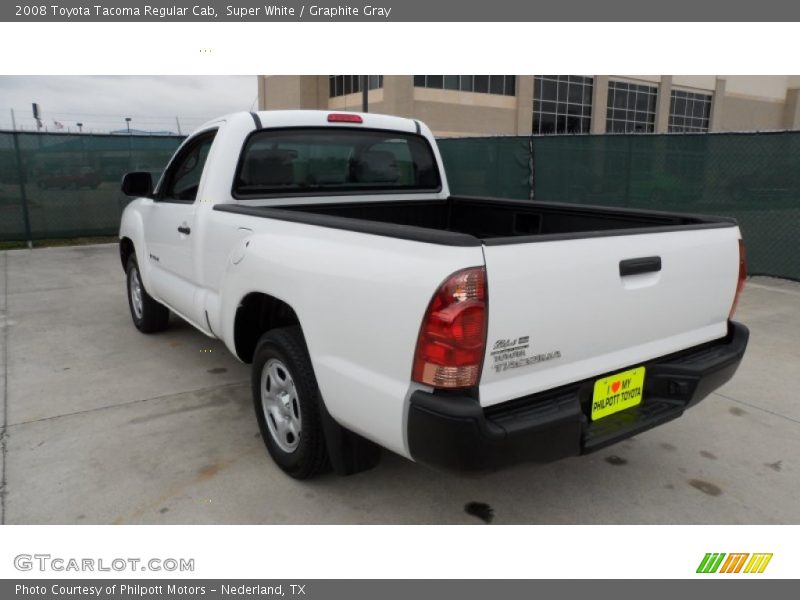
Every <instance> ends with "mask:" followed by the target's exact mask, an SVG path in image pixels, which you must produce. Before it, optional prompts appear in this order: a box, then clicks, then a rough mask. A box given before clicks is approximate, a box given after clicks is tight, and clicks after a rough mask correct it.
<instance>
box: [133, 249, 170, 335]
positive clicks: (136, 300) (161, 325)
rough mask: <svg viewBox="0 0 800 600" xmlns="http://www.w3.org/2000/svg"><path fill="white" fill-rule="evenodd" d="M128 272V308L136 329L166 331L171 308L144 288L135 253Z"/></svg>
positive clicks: (143, 331) (149, 331) (144, 331)
mask: <svg viewBox="0 0 800 600" xmlns="http://www.w3.org/2000/svg"><path fill="white" fill-rule="evenodd" d="M126 273H127V275H126V277H125V279H126V281H127V288H128V308H130V310H131V319H133V324H134V325H135V326H136V329H138V330H139V331H141V332H142V333H157V332H159V331H164V330H165V329H166V328H167V325H168V324H169V309H168V308H167V307H166V306H164V305H162V304H159V303H158V302H156V301H155V300H153V298H152V297H151V296H150V294H148V293H147V290H146V289H144V284H143V283H142V276H141V274H140V273H139V265H138V263H137V262H136V255H135V254H131V256H130V257H129V258H128V268H127V269H126ZM137 290H138V292H137Z"/></svg>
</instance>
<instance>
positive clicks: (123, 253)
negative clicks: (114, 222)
mask: <svg viewBox="0 0 800 600" xmlns="http://www.w3.org/2000/svg"><path fill="white" fill-rule="evenodd" d="M135 252H136V248H135V247H134V245H133V240H132V239H131V238H129V237H122V238H120V240H119V258H120V260H121V261H122V270H123V271H127V269H128V259H129V258H130V257H131V255H132V254H134V253H135Z"/></svg>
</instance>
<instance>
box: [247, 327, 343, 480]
mask: <svg viewBox="0 0 800 600" xmlns="http://www.w3.org/2000/svg"><path fill="white" fill-rule="evenodd" d="M252 388H253V404H254V407H255V411H256V418H257V419H258V427H259V429H260V430H261V437H262V439H263V440H264V443H265V444H266V446H267V451H268V452H269V454H270V456H271V457H272V460H274V461H275V463H276V464H277V465H278V466H279V467H280V468H281V469H283V471H285V472H286V473H287V474H288V475H290V476H291V477H294V478H295V479H309V478H311V477H314V476H316V475H319V474H320V473H322V472H323V471H325V470H327V467H328V464H329V463H328V453H327V450H326V448H325V435H324V433H323V430H322V422H321V415H320V405H321V403H322V398H321V397H320V393H319V388H318V387H317V380H316V378H315V377H314V371H313V369H312V366H311V360H310V359H309V356H308V350H307V349H306V344H305V340H304V339H303V334H302V332H301V330H300V328H299V327H285V328H281V329H274V330H272V331H269V332H267V333H265V334H264V335H263V336H261V339H260V340H259V342H258V345H257V346H256V351H255V354H254V355H253V365H252Z"/></svg>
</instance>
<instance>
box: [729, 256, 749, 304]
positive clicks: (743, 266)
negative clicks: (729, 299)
mask: <svg viewBox="0 0 800 600" xmlns="http://www.w3.org/2000/svg"><path fill="white" fill-rule="evenodd" d="M746 277H747V261H746V260H745V255H744V242H742V240H739V279H738V280H737V281H736V294H735V295H734V296H733V305H731V312H730V314H728V318H729V319H731V318H733V313H735V312H736V305H737V304H739V296H740V295H741V293H742V290H743V289H744V280H745V278H746Z"/></svg>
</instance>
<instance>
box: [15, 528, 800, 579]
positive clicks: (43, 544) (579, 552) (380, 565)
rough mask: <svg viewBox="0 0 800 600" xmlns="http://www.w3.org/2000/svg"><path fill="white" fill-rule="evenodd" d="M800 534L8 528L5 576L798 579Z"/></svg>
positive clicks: (780, 530) (722, 530)
mask: <svg viewBox="0 0 800 600" xmlns="http://www.w3.org/2000/svg"><path fill="white" fill-rule="evenodd" d="M799 535H800V527H798V526H795V525H792V526H789V525H786V526H738V527H731V526H719V525H715V526H689V525H671V526H655V525H651V526H602V525H595V526H589V525H586V526H556V525H550V526H546V525H540V526H513V527H511V526H505V527H491V526H490V527H486V526H477V527H470V526H444V525H442V526H433V525H428V526H346V525H342V526H301V525H296V526H290V525H273V526H233V525H226V526H190V525H180V526H164V525H160V526H159V525H147V526H145V525H142V526H135V527H131V526H127V527H125V526H92V525H88V526H79V527H76V526H24V527H23V526H8V527H4V528H3V529H2V536H3V542H2V549H0V577H2V578H12V577H38V578H81V577H83V578H87V577H88V578H94V577H103V578H107V577H123V578H124V577H141V578H180V577H191V578H212V579H213V578H259V579H312V578H315V579H328V578H331V579H340V578H369V579H384V578H398V577H400V578H403V579H416V578H422V579H451V578H456V579H462V578H463V579H485V578H523V579H528V578H531V579H537V578H546V579H553V578H570V579H595V578H599V579H609V578H672V579H685V578H693V577H700V578H704V579H709V578H711V579H720V578H726V577H728V578H749V579H755V578H758V579H764V578H797V577H798V574H799V573H800V571H798V569H797V564H798V563H800V551H799V549H798V543H797V539H798V536H799ZM273 540H274V541H273ZM273 548H274V549H275V550H276V554H273V555H272V556H273V558H270V554H271V553H270V549H273ZM706 552H725V553H732V552H749V553H754V552H771V553H773V554H774V556H773V558H772V560H771V562H770V563H769V565H768V566H767V569H766V570H765V572H764V573H763V574H759V575H745V574H744V573H740V574H738V575H722V574H705V575H698V574H697V573H696V569H697V567H698V565H699V564H700V561H701V560H702V559H703V556H704V555H705V553H706ZM20 553H27V554H34V553H45V554H50V555H52V556H53V557H55V556H59V557H63V558H70V557H74V558H84V557H92V558H103V559H104V560H105V561H106V563H107V564H108V563H110V562H111V560H112V559H114V558H128V557H138V558H154V557H158V558H167V557H171V558H194V559H195V566H196V570H195V571H194V572H193V573H184V574H179V573H154V572H150V573H135V574H130V573H113V572H112V573H99V574H97V573H67V572H64V573H57V572H56V573H53V572H51V573H45V574H41V573H38V572H29V573H22V572H19V571H17V570H15V569H14V567H13V564H14V557H15V556H16V555H17V554H20ZM275 556H279V557H289V558H288V559H287V560H283V559H279V560H275V558H274V557H275Z"/></svg>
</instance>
